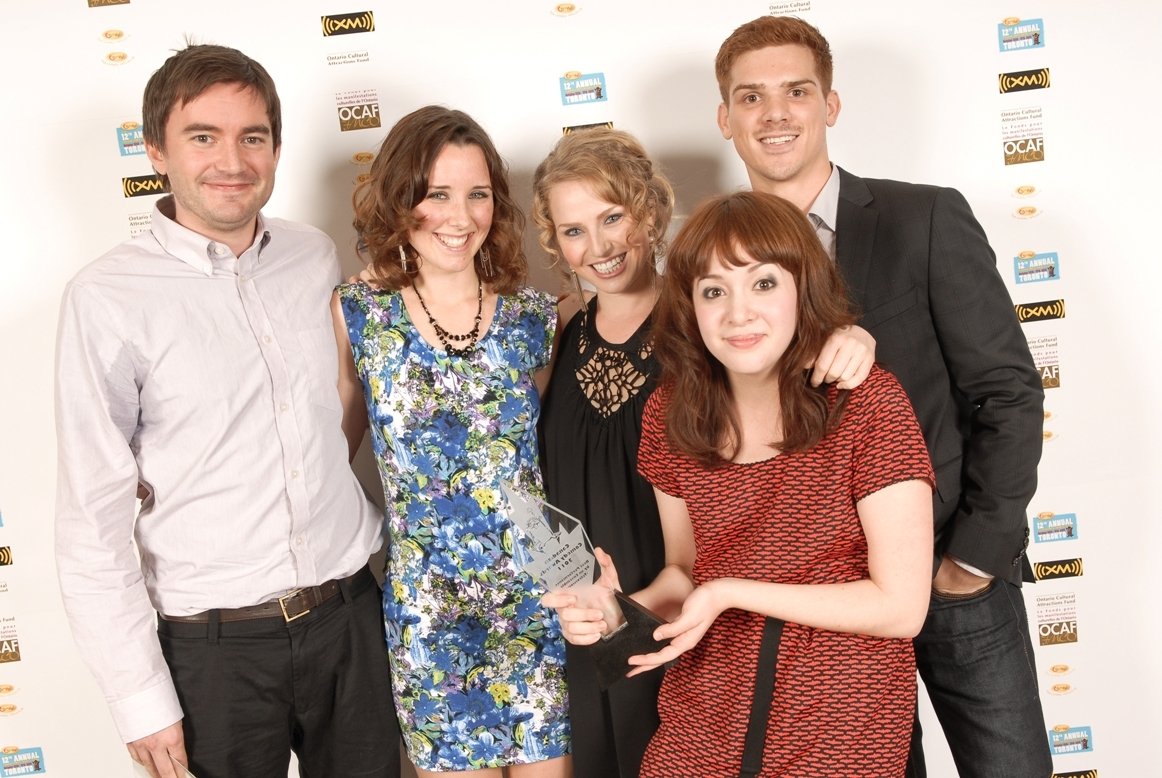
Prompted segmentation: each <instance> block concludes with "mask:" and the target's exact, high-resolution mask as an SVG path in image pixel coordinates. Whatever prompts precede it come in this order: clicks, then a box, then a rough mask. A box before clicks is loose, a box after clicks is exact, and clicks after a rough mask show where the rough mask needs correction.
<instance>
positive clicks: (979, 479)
mask: <svg viewBox="0 0 1162 778" xmlns="http://www.w3.org/2000/svg"><path fill="white" fill-rule="evenodd" d="M831 71H832V63H831V51H830V47H829V46H828V43H827V41H826V39H824V38H823V36H822V35H821V34H820V33H819V31H818V30H816V29H815V28H814V27H812V26H811V25H809V24H807V23H806V22H804V21H802V20H800V19H795V18H790V17H772V16H766V17H760V18H758V19H755V20H754V21H751V22H748V23H747V24H744V25H742V26H741V27H739V28H738V29H737V30H735V31H734V32H733V33H732V34H731V35H730V37H729V38H727V40H726V41H725V42H724V43H723V44H722V47H721V48H720V49H719V52H718V58H717V60H716V72H717V77H718V84H719V88H720V90H721V92H722V100H723V102H722V105H720V106H719V109H718V126H719V128H720V129H721V130H722V134H723V137H725V138H727V139H729V140H732V141H733V142H734V146H735V150H736V151H737V152H738V154H739V156H740V157H741V158H742V160H743V162H744V163H745V164H746V169H747V173H748V175H749V177H750V182H751V186H752V187H753V188H754V189H755V190H757V191H764V192H769V193H772V194H776V195H779V196H781V197H784V198H786V199H788V200H790V201H791V202H793V203H795V204H796V205H798V206H799V207H800V208H802V209H803V211H805V212H806V213H807V214H808V216H809V217H810V219H811V221H812V223H813V224H814V225H815V228H816V233H817V234H818V235H819V237H820V240H821V241H822V242H823V245H824V247H825V248H827V250H828V251H829V253H830V254H831V256H832V257H833V258H834V259H835V260H836V262H837V263H838V265H839V268H840V271H841V272H842V274H843V277H844V279H845V280H846V282H847V284H848V288H849V291H850V294H851V296H852V299H853V300H854V301H855V303H856V305H857V307H858V309H859V310H860V312H861V320H860V325H861V326H862V327H864V328H865V329H867V330H868V331H869V332H871V334H872V335H873V336H874V337H875V339H876V348H877V359H878V361H880V362H881V363H882V364H884V365H885V366H887V367H888V368H889V369H891V370H892V372H894V373H895V374H896V375H897V376H898V377H899V379H900V382H901V383H902V384H903V386H904V388H905V390H906V391H907V392H908V396H909V397H910V398H911V400H912V404H913V405H914V406H915V409H916V415H917V418H918V419H919V421H920V425H921V427H922V428H923V430H924V436H925V439H926V440H927V442H928V450H929V454H930V455H931V457H932V464H933V467H934V469H935V471H936V489H935V512H934V513H935V520H936V547H935V557H934V565H933V569H934V571H935V574H934V578H933V581H932V601H931V606H930V608H929V614H928V619H927V621H926V622H925V624H924V628H923V630H922V632H921V634H920V635H919V636H918V637H917V638H916V641H915V645H916V658H917V665H918V667H919V671H920V676H921V678H922V679H923V680H924V683H925V686H926V688H927V690H928V695H929V697H930V699H931V700H932V705H933V708H934V709H935V711H936V714H937V716H938V718H939V719H940V723H941V725H942V727H943V729H944V732H945V736H946V738H947V739H948V743H949V747H950V748H951V750H952V754H953V758H954V759H955V760H956V764H957V768H958V770H959V772H960V774H961V775H962V776H970V775H971V776H1021V777H1022V778H1024V777H1026V776H1028V777H1030V778H1032V777H1034V776H1048V775H1049V774H1050V773H1051V772H1052V760H1051V758H1050V756H1049V748H1048V742H1047V735H1046V730H1045V722H1044V716H1043V715H1042V712H1041V703H1040V698H1039V695H1038V691H1037V678H1036V671H1035V668H1034V664H1033V648H1032V642H1031V640H1030V638H1029V629H1028V620H1027V616H1026V613H1025V605H1024V600H1023V599H1022V597H1021V591H1020V588H1019V587H1020V585H1021V582H1022V580H1032V576H1031V574H1030V571H1029V565H1028V562H1027V561H1026V559H1025V546H1026V545H1027V544H1028V534H1029V533H1028V524H1027V520H1026V516H1025V510H1026V508H1027V506H1028V502H1029V500H1030V499H1031V498H1032V496H1033V493H1034V491H1035V488H1036V482H1037V463H1038V461H1039V460H1040V457H1041V425H1042V402H1043V391H1042V389H1041V380H1040V375H1039V373H1038V372H1037V370H1036V369H1035V367H1034V365H1033V360H1032V358H1031V356H1030V355H1029V348H1028V345H1027V343H1026V341H1025V338H1024V335H1023V334H1022V332H1021V328H1020V325H1019V324H1018V322H1017V318H1016V315H1015V313H1014V311H1013V306H1012V302H1011V300H1010V299H1009V296H1008V292H1007V290H1006V289H1005V287H1004V284H1003V283H1002V282H1001V279H1000V276H999V274H998V273H997V269H996V257H995V255H994V254H993V251H992V249H991V248H990V247H989V245H988V241H987V239H986V238H985V234H984V230H982V229H981V226H980V224H979V223H977V221H976V219H975V218H974V217H973V215H972V211H971V209H970V208H969V206H968V203H967V202H965V200H964V198H963V197H962V196H961V195H960V193H959V192H957V191H955V190H952V189H944V188H938V187H932V186H921V185H917V184H908V183H903V182H899V181H887V180H873V179H862V178H859V177H857V176H854V175H851V174H850V173H848V172H847V171H845V170H841V169H840V168H838V167H837V166H833V165H832V164H831V161H830V159H829V157H828V154H827V128H828V127H831V126H833V125H834V124H835V121H836V119H837V118H838V116H839V110H840V102H839V95H838V94H837V93H836V92H835V91H833V90H832V89H831ZM919 743H920V733H919V724H918V723H917V731H916V733H915V735H914V736H913V755H912V759H911V760H910V762H909V768H908V770H909V772H908V774H909V775H924V774H925V769H924V760H923V753H922V751H921V750H920V748H919Z"/></svg>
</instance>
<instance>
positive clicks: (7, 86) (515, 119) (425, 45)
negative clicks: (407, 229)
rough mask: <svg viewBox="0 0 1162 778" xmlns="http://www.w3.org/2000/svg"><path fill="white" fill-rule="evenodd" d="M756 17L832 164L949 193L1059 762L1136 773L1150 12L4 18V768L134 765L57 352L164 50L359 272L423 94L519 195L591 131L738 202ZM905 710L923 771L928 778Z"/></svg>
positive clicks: (134, 182) (1149, 8)
mask: <svg viewBox="0 0 1162 778" xmlns="http://www.w3.org/2000/svg"><path fill="white" fill-rule="evenodd" d="M766 13H793V14H797V15H801V16H803V17H804V18H806V19H808V20H809V21H811V22H812V23H814V24H816V25H817V26H819V27H820V28H821V29H822V31H823V32H824V34H825V35H827V36H828V38H829V39H830V41H831V44H832V47H833V49H834V51H835V56H836V68H835V88H836V89H837V90H838V91H839V92H840V94H841V95H842V99H843V111H842V114H841V115H840V118H839V122H838V125H837V126H836V127H835V128H834V129H833V130H832V131H831V136H830V146H831V151H832V158H833V159H834V160H835V161H837V162H839V163H841V164H843V165H844V166H845V167H847V168H848V169H850V170H852V171H853V172H856V173H858V174H861V175H864V176H876V177H893V178H902V179H907V180H914V181H925V182H931V183H940V184H945V185H950V186H955V187H958V188H959V189H961V190H962V191H963V192H964V193H965V194H966V195H967V196H968V199H969V201H970V202H971V203H972V204H973V206H974V208H975V210H976V213H977V215H978V217H979V218H980V220H981V222H982V223H983V224H984V226H985V228H986V230H987V231H988V233H989V236H990V238H991V240H992V243H993V246H994V247H995V249H996V252H997V262H998V268H999V270H1000V272H1001V274H1002V276H1003V277H1004V278H1005V279H1006V281H1007V283H1008V284H1009V291H1010V293H1011V295H1012V298H1013V301H1014V302H1015V303H1016V304H1017V305H1018V312H1019V314H1020V316H1021V318H1022V321H1023V322H1024V324H1023V327H1024V329H1025V333H1026V335H1027V337H1028V339H1029V343H1030V346H1031V347H1032V349H1033V354H1034V357H1035V359H1036V361H1037V364H1038V365H1039V367H1040V368H1041V370H1042V375H1043V381H1044V385H1045V387H1046V404H1045V408H1046V413H1045V433H1044V436H1045V451H1044V456H1043V458H1042V463H1041V471H1040V485H1039V488H1038V491H1037V495H1036V497H1035V499H1034V500H1033V503H1032V505H1030V507H1029V526H1030V532H1031V536H1032V541H1033V542H1031V543H1030V546H1029V555H1030V557H1031V559H1032V561H1033V562H1034V563H1036V568H1037V570H1038V573H1039V576H1040V577H1041V579H1042V580H1041V581H1040V582H1039V583H1038V584H1036V585H1035V586H1027V587H1026V589H1025V591H1026V599H1027V602H1028V606H1029V614H1030V621H1031V628H1032V629H1033V630H1034V643H1035V644H1036V645H1037V664H1038V671H1039V673H1040V681H1041V688H1042V692H1043V701H1044V708H1045V713H1046V719H1047V723H1048V725H1049V731H1048V732H1047V733H1046V737H1048V738H1049V739H1050V742H1051V745H1052V747H1053V751H1054V763H1055V766H1056V769H1057V772H1058V773H1059V774H1061V775H1071V776H1090V775H1099V774H1100V775H1101V776H1103V778H1108V777H1110V776H1143V775H1157V774H1162V766H1160V764H1159V763H1160V762H1162V760H1160V759H1159V758H1158V757H1157V756H1156V749H1155V748H1154V747H1153V746H1152V745H1151V742H1152V740H1153V738H1154V737H1155V736H1157V734H1158V731H1159V728H1160V725H1162V718H1160V716H1159V713H1158V706H1159V699H1160V693H1162V669H1160V667H1159V666H1160V664H1162V663H1160V662H1159V660H1158V657H1159V650H1158V645H1159V637H1160V630H1159V628H1158V626H1157V624H1158V618H1157V617H1156V615H1155V613H1154V612H1155V611H1156V608H1154V607H1152V606H1153V602H1152V600H1153V595H1152V594H1151V593H1152V592H1154V591H1156V590H1157V586H1156V581H1155V580H1154V577H1155V575H1156V573H1155V569H1156V568H1157V567H1158V564H1157V563H1158V560H1159V559H1160V558H1162V534H1160V532H1159V529H1158V526H1159V522H1158V521H1157V520H1156V519H1155V516H1154V504H1153V499H1152V498H1153V496H1154V491H1155V488H1156V487H1157V485H1158V484H1159V481H1160V479H1159V473H1160V471H1162V468H1160V457H1159V454H1158V448H1157V447H1158V443H1159V441H1160V440H1162V423H1160V421H1159V419H1160V414H1159V412H1158V405H1157V402H1158V401H1157V392H1156V390H1155V385H1156V384H1157V383H1158V382H1159V378H1160V377H1162V370H1160V368H1159V366H1158V360H1157V358H1156V352H1157V347H1158V342H1159V340H1160V339H1159V334H1160V333H1162V328H1160V327H1159V326H1158V324H1157V317H1158V313H1157V310H1158V307H1159V306H1158V301H1159V300H1160V299H1162V289H1159V286H1158V282H1159V277H1160V272H1159V269H1158V266H1159V260H1158V256H1157V254H1158V252H1157V250H1156V249H1155V247H1154V242H1155V238H1154V227H1153V226H1152V225H1155V224H1156V223H1157V220H1158V218H1159V216H1158V207H1157V206H1158V205H1159V198H1158V197H1157V195H1155V194H1154V188H1155V186H1156V185H1157V183H1156V179H1158V178H1160V177H1162V164H1160V162H1159V150H1158V149H1159V144H1158V141H1157V139H1156V138H1155V137H1154V135H1155V131H1156V129H1157V127H1158V125H1159V118H1160V111H1159V109H1158V105H1157V99H1156V94H1157V92H1158V89H1159V83H1160V81H1162V64H1160V55H1159V51H1158V49H1159V43H1158V40H1157V33H1158V31H1159V30H1162V10H1160V9H1159V7H1158V6H1157V5H1155V4H1153V3H1147V2H1145V0H1137V1H1135V0H1107V2H1104V3H1100V4H1099V3H1095V2H1086V1H1085V0H1055V1H1053V2H1050V1H1049V0H1041V1H1040V2H1034V1H1030V2H1021V1H1020V0H1007V2H998V1H997V0H977V1H976V2H960V3H948V4H945V3H930V2H924V1H922V0H881V1H879V2H877V1H876V0H795V1H791V2H755V1H754V0H747V1H745V2H741V1H739V0H718V2H706V0H669V1H667V2H662V1H661V0H632V1H626V0H580V2H578V3H575V4H571V3H553V2H549V1H548V0H509V1H508V2H504V3H483V2H467V1H466V0H442V1H437V2H427V3H397V2H393V3H387V2H380V1H378V0H363V1H362V2H360V1H359V0H351V1H350V2H346V1H344V2H333V1H331V0H296V1H295V2H280V1H277V0H249V1H248V2H238V1H237V0H199V1H198V2H193V1H192V0H44V1H43V2H15V0H3V2H0V19H2V27H3V30H4V33H3V36H2V37H3V40H4V46H3V49H4V52H5V58H4V59H5V61H4V63H3V65H2V68H3V78H2V80H0V105H2V106H3V111H4V115H5V116H6V117H7V119H6V120H5V122H4V126H6V127H7V128H8V129H7V131H6V137H7V138H8V141H7V142H6V143H5V144H4V145H3V147H0V165H2V167H0V169H2V170H3V174H2V176H0V196H2V200H0V224H2V226H3V229H2V231H0V234H2V236H3V238H4V242H5V246H4V250H3V255H2V258H0V349H2V350H0V376H2V378H0V421H2V427H0V778H7V776H15V775H41V774H44V775H51V776H82V775H101V776H129V775H131V774H132V772H131V765H130V762H129V760H128V758H127V755H126V752H125V750H124V748H123V747H122V745H121V744H120V742H119V740H118V738H117V735H116V733H115V732H114V729H113V726H112V724H111V722H110V719H109V717H108V714H107V712H106V709H105V705H104V702H103V700H102V699H101V696H100V694H99V693H98V691H97V689H96V686H95V684H94V683H93V681H92V679H91V678H90V676H89V674H88V673H87V671H86V670H85V668H84V667H83V666H82V663H81V661H80V659H79V657H78V656H77V654H76V652H75V650H74V648H73V644H72V640H71V637H70V635H69V632H68V628H67V625H66V623H65V619H64V616H63V613H62V609H61V606H60V601H59V596H58V593H57V584H56V577H55V572H54V565H53V558H52V523H53V501H54V489H55V486H54V484H55V461H56V460H55V443H54V434H53V415H52V355H53V343H54V332H55V327H56V313H57V305H58V300H59V296H60V292H61V289H62V287H63V285H64V283H65V281H66V280H67V279H68V278H69V277H70V276H71V275H72V274H73V273H74V272H75V271H76V270H77V269H78V268H80V267H81V266H82V265H83V264H85V263H86V262H88V261H90V260H91V259H93V258H95V257H96V256H98V255H99V254H100V253H102V252H103V251H104V250H105V249H106V248H108V247H109V246H111V245H112V244H114V243H117V242H119V241H121V240H123V239H125V238H126V237H127V236H129V235H131V234H134V233H136V232H138V231H140V230H142V229H146V228H147V227H148V219H149V212H150V209H151V207H152V204H153V202H154V200H155V199H156V192H157V190H156V184H155V182H154V181H153V179H152V175H151V172H152V171H151V170H150V167H149V163H148V162H147V160H146V157H145V155H144V149H143V146H142V141H141V127H140V121H141V115H140V104H141V92H142V88H143V86H144V84H145V81H146V80H147V78H148V77H149V75H150V74H151V73H152V72H153V71H154V70H155V69H156V68H157V67H158V66H159V65H160V64H161V62H162V61H163V60H164V59H165V58H166V57H167V56H168V55H169V53H170V52H171V50H173V49H177V48H181V47H182V46H183V45H185V42H186V41H191V42H197V43H221V44H225V45H230V46H235V47H237V48H240V49H242V50H243V51H245V52H247V53H248V54H250V55H251V56H253V57H255V58H256V59H258V60H259V61H260V62H262V63H263V64H265V65H266V67H267V68H268V69H269V70H270V71H271V73H272V74H273V76H274V78H275V81H276V82H277V84H278V86H279V90H280V92H281V96H282V99H283V105H284V123H285V131H284V144H283V152H282V161H281V165H280V168H279V180H278V184H277V186H276V188H275V194H274V197H273V199H272V200H271V203H270V205H269V206H268V208H267V211H268V212H269V213H271V214H275V215H280V216H284V217H288V218H292V219H296V220H301V221H306V222H310V223H313V224H315V225H317V226H319V227H321V228H323V229H324V230H327V231H328V232H329V233H330V234H331V235H332V236H333V237H334V238H335V240H336V242H337V243H338V244H339V245H340V247H341V250H343V251H344V252H345V254H346V257H345V262H346V264H347V269H348V270H354V269H356V268H357V262H356V260H355V257H354V252H353V251H352V246H353V243H354V238H353V234H352V230H351V227H350V215H349V211H350V193H351V189H352V186H353V185H354V183H355V182H356V180H357V179H358V178H359V177H360V176H361V175H364V174H366V173H367V171H368V170H369V163H370V160H371V157H372V155H373V153H374V151H375V149H376V147H377V146H378V144H379V142H380V140H381V139H382V138H383V136H384V134H385V133H386V131H387V128H389V127H390V126H391V124H392V123H393V122H394V121H395V120H396V119H397V118H398V117H400V116H402V115H403V114H404V113H407V112H409V111H411V110H412V109H414V108H416V107H419V106H420V105H424V104H428V103H443V104H446V105H449V106H452V107H457V108H461V109H463V110H466V111H468V112H469V113H470V114H472V115H473V116H475V117H476V118H477V119H478V120H480V121H481V123H482V124H483V125H484V126H485V127H486V128H487V129H488V130H489V131H490V133H491V134H492V135H493V137H494V139H495V140H496V143H497V145H498V146H499V148H500V149H501V151H502V153H504V154H505V156H506V157H507V158H508V160H509V162H510V164H511V167H512V174H513V182H514V188H515V191H516V193H517V194H518V196H519V197H520V198H521V201H522V202H523V203H525V204H527V202H528V199H529V196H528V193H529V185H530V179H531V175H532V171H533V169H534V168H535V166H536V164H537V163H538V162H539V160H540V159H541V158H542V157H543V155H544V154H545V152H547V151H548V149H549V148H550V147H551V146H552V144H553V143H554V141H555V140H556V138H557V137H558V136H559V135H560V133H561V132H562V129H563V128H565V127H571V126H576V125H584V124H592V123H599V122H612V123H613V124H614V125H615V126H617V127H619V128H622V129H626V130H629V131H631V132H633V133H635V134H637V135H638V136H639V137H640V138H641V139H642V140H643V142H644V143H645V145H646V147H647V148H648V149H649V150H650V151H651V152H652V154H653V155H654V156H655V158H657V159H658V160H660V162H661V163H662V165H663V167H664V168H665V170H666V171H667V172H668V173H669V174H670V176H671V177H672V178H673V180H674V182H675V184H676V188H677V191H678V194H679V209H678V210H679V220H680V217H681V214H682V213H686V212H688V211H689V210H690V209H691V207H692V206H693V205H694V204H695V203H696V202H697V201H698V200H699V199H700V198H702V197H703V196H705V195H708V194H710V193H715V192H719V191H723V190H729V189H733V188H738V187H741V186H743V185H744V184H745V182H746V177H745V174H744V171H743V168H742V166H741V164H740V163H739V162H738V160H737V158H736V157H735V155H734V153H733V150H732V147H731V146H730V144H729V143H728V142H726V141H724V140H722V138H721V137H720V136H719V134H718V131H717V129H716V127H715V124H714V112H715V108H716V106H717V103H718V95H717V89H716V86H715V82H714V76H713V58H714V54H715V52H716V51H717V48H718V45H719V43H720V42H721V41H722V39H723V38H724V37H725V36H726V35H728V34H729V33H730V31H731V30H732V29H734V28H735V27H736V26H737V25H738V24H740V23H742V22H743V21H746V20H747V19H750V18H753V17H755V16H758V15H761V14H766ZM527 244H528V247H529V250H530V257H531V259H532V262H533V265H534V279H535V281H536V282H537V283H538V284H540V285H542V286H544V287H546V288H548V287H549V286H550V285H551V284H552V275H551V274H550V273H549V272H548V271H547V270H545V269H544V267H543V263H544V258H543V257H542V255H541V254H540V252H539V251H538V250H536V248H535V242H534V241H533V239H532V236H531V234H530V235H529V236H527ZM368 483H369V484H371V485H372V488H375V481H374V479H369V480H368ZM109 639H110V640H111V641H116V640H117V639H118V636H117V635H115V634H110V635H109ZM924 715H925V721H926V722H927V726H926V731H927V744H928V748H927V750H928V753H929V763H930V766H931V773H932V775H933V776H936V777H937V778H939V777H941V776H952V775H954V774H955V771H954V769H953V767H952V765H951V761H950V760H949V758H948V756H947V752H946V750H945V747H944V745H943V742H942V740H941V737H940V734H939V727H938V725H937V724H936V723H935V721H934V720H933V719H932V718H931V715H930V713H929V712H928V710H927V709H925V711H924Z"/></svg>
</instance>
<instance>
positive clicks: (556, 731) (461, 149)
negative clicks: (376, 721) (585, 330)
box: [334, 106, 570, 778]
mask: <svg viewBox="0 0 1162 778" xmlns="http://www.w3.org/2000/svg"><path fill="white" fill-rule="evenodd" d="M506 172H507V171H506V169H505V165H504V162H503V161H502V160H501V158H500V156H499V155H498V154H497V152H496V149H495V148H494V146H493V145H492V142H491V140H490V139H489V138H488V135H487V134H486V133H485V132H484V130H483V129H481V128H480V126H479V125H478V124H477V123H476V122H475V121H473V120H472V119H471V118H470V117H469V116H467V115H466V114H464V113H462V112H459V111H452V110H449V109H446V108H442V107H438V106H428V107H426V108H421V109H419V110H418V111H415V112H413V113H411V114H409V115H407V116H405V117H404V118H403V119H401V120H400V121H399V122H398V123H397V124H396V125H395V127H393V128H392V130H391V132H390V133H389V134H388V136H387V138H386V139H385V140H384V142H383V146H382V147H381V148H380V150H379V154H378V155H377V157H376V160H375V163H374V164H373V166H372V169H371V176H370V178H369V179H368V180H367V181H366V182H365V183H363V184H362V185H361V186H360V187H359V188H358V189H357V190H356V193H355V227H356V229H357V231H358V232H359V236H360V250H361V252H362V253H363V254H364V256H365V257H367V258H368V259H369V260H370V262H369V266H368V268H367V269H366V270H365V271H364V272H363V273H362V274H361V276H360V278H359V279H358V280H357V281H356V282H354V283H350V284H345V285H343V286H340V287H339V288H338V290H337V291H336V296H335V300H334V309H335V317H336V334H337V337H338V338H339V341H340V346H341V352H342V353H341V356H343V357H344V359H342V360H341V363H342V364H341V368H340V370H341V374H342V375H341V379H340V384H341V394H342V395H343V401H344V405H345V407H346V408H347V409H348V413H345V414H344V418H345V420H347V419H349V421H345V423H344V426H345V427H346V428H347V429H348V432H349V439H350V440H352V442H353V445H354V444H357V443H358V441H359V439H360V438H361V437H362V429H361V427H362V421H363V420H364V418H367V417H369V420H370V429H371V437H372V443H373V448H374V452H375V457H376V461H377V463H378V465H379V473H380V478H381V480H382V483H383V489H384V493H385V495H386V509H385V514H386V515H385V521H386V529H387V537H388V542H389V550H388V559H387V571H386V581H385V585H384V597H383V608H384V622H385V625H386V631H387V643H388V648H389V651H390V656H391V669H392V675H393V688H394V694H395V704H396V710H397V712H398V714H399V718H400V724H401V727H402V729H403V732H404V738H405V741H406V745H407V749H408V755H409V756H410V758H411V760H412V761H413V762H414V763H415V766H416V768H417V771H418V772H419V774H420V775H427V774H430V773H437V772H446V771H471V774H472V775H495V776H499V775H500V774H501V768H507V770H508V775H510V776H512V777H513V778H531V777H532V776H538V777H539V776H563V775H568V773H569V761H570V759H569V757H568V753H569V747H570V734H569V721H568V715H567V709H568V697H567V693H566V685H565V673H564V655H565V651H564V644H563V642H562V638H561V634H560V628H559V625H558V623H557V620H556V617H555V616H554V615H553V614H552V612H551V611H548V610H546V609H544V608H543V607H541V606H540V604H539V602H538V599H539V597H540V595H541V594H542V593H543V592H542V591H541V590H539V589H538V588H537V587H536V585H535V584H534V583H533V581H532V580H531V579H530V578H529V577H528V576H527V575H525V574H524V573H522V572H519V571H518V569H517V567H516V566H515V565H514V563H513V559H512V548H513V544H514V534H513V529H512V527H511V525H510V523H509V520H508V516H507V510H508V506H507V504H506V503H505V501H504V500H503V498H502V496H501V491H500V485H501V482H502V481H510V482H512V483H515V484H516V485H518V486H519V487H522V488H523V489H525V490H527V491H529V492H532V493H534V494H540V493H541V479H540V472H539V469H538V466H537V455H536V445H537V444H536V425H537V419H538V416H539V413H540V401H539V397H538V387H537V383H536V381H537V378H538V377H539V373H540V372H541V371H542V370H543V369H544V368H545V367H546V366H547V365H548V362H549V356H550V352H551V347H552V341H553V335H554V331H555V329H556V309H555V303H554V300H553V298H552V297H551V296H550V295H547V294H545V293H543V292H539V291H536V290H533V289H530V288H527V287H523V286H522V284H523V282H524V279H525V274H526V270H527V265H526V261H525V257H524V254H523V251H522V250H521V236H520V234H521V226H522V221H523V219H522V217H521V215H520V211H519V210H518V209H517V208H516V206H515V204H514V203H513V201H512V200H511V199H510V196H509V192H508V183H507V180H506ZM360 383H361V384H362V386H361V387H360ZM364 402H366V417H364V415H363V410H362V405H363V403H364Z"/></svg>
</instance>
